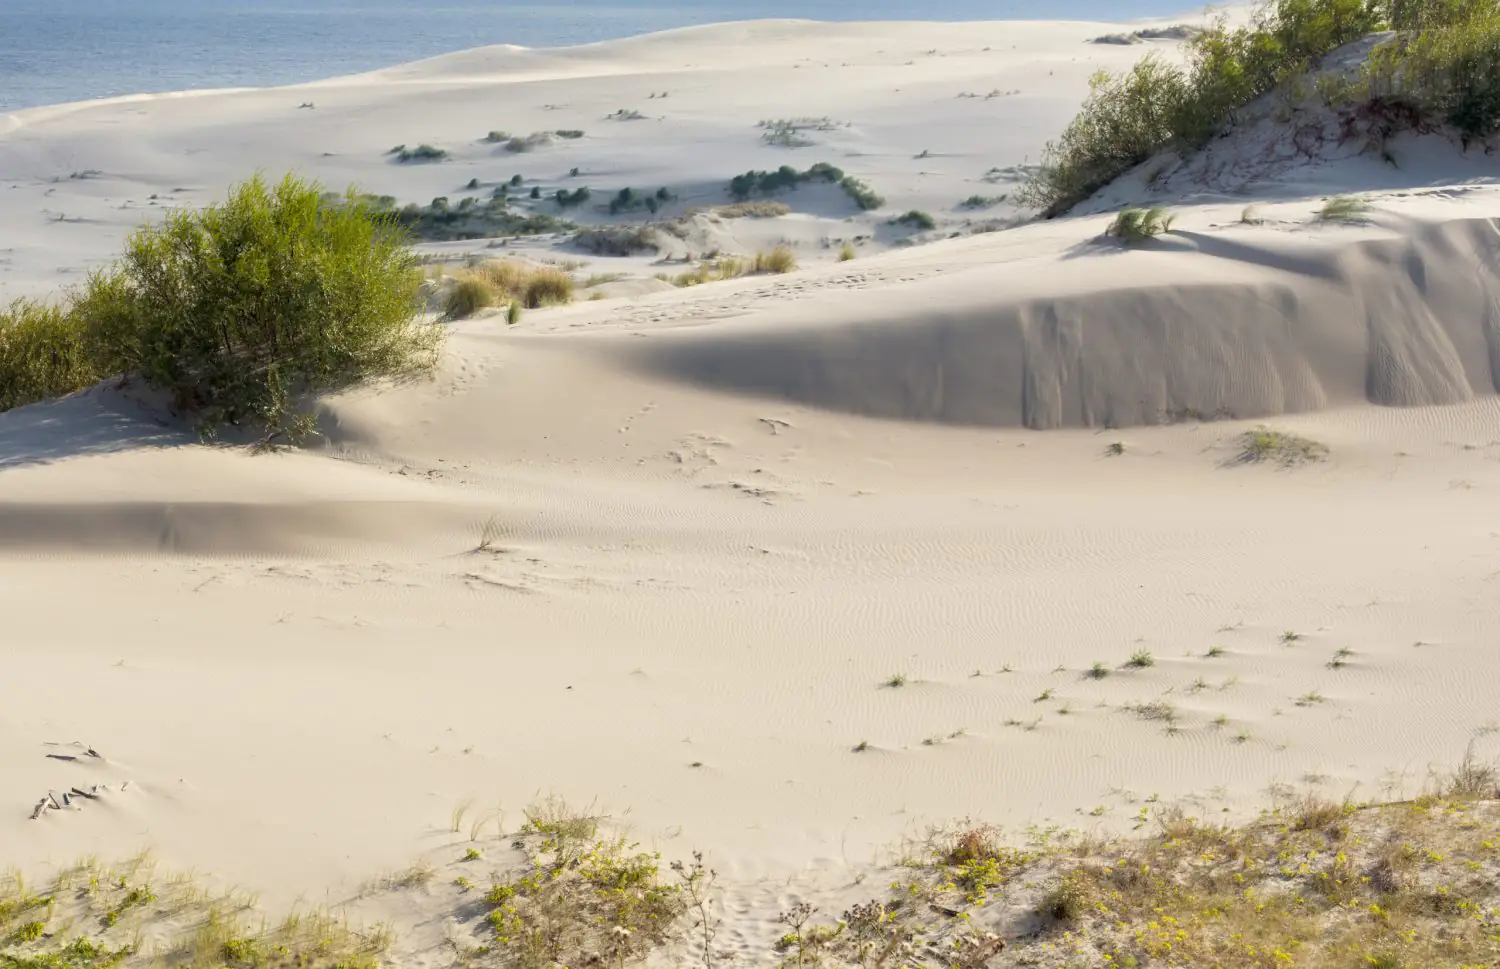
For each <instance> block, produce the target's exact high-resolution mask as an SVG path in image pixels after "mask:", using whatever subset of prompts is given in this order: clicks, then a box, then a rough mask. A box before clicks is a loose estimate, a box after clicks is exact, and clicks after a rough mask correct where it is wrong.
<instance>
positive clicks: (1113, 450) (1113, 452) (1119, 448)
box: [1104, 441, 1125, 458]
mask: <svg viewBox="0 0 1500 969" xmlns="http://www.w3.org/2000/svg"><path fill="white" fill-rule="evenodd" d="M1104 453H1105V454H1106V455H1108V456H1109V457H1112V458H1117V457H1119V456H1120V455H1122V454H1124V453H1125V445H1124V443H1123V442H1121V441H1114V442H1111V443H1110V445H1109V446H1108V447H1106V448H1105V449H1104Z"/></svg>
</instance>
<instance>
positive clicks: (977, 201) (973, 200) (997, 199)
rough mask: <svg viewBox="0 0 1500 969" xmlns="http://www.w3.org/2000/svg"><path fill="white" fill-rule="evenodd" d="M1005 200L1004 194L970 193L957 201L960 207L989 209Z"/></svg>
mask: <svg viewBox="0 0 1500 969" xmlns="http://www.w3.org/2000/svg"><path fill="white" fill-rule="evenodd" d="M1004 201H1005V196H1004V195H970V196H969V197H968V198H966V199H964V200H963V201H962V202H960V203H958V207H959V208H961V209H989V208H994V207H995V206H997V205H999V204H1000V203H1001V202H1004Z"/></svg>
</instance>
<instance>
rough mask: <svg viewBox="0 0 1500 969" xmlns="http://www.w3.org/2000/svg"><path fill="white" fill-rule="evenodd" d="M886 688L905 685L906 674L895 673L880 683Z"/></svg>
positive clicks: (893, 688)
mask: <svg viewBox="0 0 1500 969" xmlns="http://www.w3.org/2000/svg"><path fill="white" fill-rule="evenodd" d="M880 685H881V686H884V687H886V688H888V689H892V690H896V689H900V688H901V687H903V686H905V685H906V674H905V673H896V674H894V675H892V676H891V678H890V679H888V680H886V681H885V682H883V683H881V684H880Z"/></svg>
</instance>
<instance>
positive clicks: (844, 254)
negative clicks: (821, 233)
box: [839, 242, 855, 262]
mask: <svg viewBox="0 0 1500 969" xmlns="http://www.w3.org/2000/svg"><path fill="white" fill-rule="evenodd" d="M854 256H855V252H854V243H852V242H845V243H844V244H843V245H841V246H839V262H852V261H853V259H854Z"/></svg>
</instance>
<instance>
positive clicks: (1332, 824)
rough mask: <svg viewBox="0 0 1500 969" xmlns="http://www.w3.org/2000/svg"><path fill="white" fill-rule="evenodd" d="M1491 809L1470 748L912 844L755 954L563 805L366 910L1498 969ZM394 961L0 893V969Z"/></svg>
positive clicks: (894, 952) (1210, 963) (1234, 962)
mask: <svg viewBox="0 0 1500 969" xmlns="http://www.w3.org/2000/svg"><path fill="white" fill-rule="evenodd" d="M904 682H905V678H904V677H901V676H893V677H891V679H890V680H889V682H888V683H887V685H888V686H900V685H901V683H904ZM853 749H854V750H855V751H857V752H869V751H870V750H871V749H872V747H871V745H870V744H868V743H866V742H860V743H859V744H857V745H855V746H854V748H853ZM1497 799H1500V773H1497V771H1496V769H1495V765H1493V764H1490V763H1486V762H1482V761H1480V760H1479V759H1477V758H1476V757H1474V756H1473V755H1472V748H1471V753H1470V754H1468V755H1466V756H1465V757H1464V759H1463V761H1462V762H1461V763H1460V764H1459V766H1458V768H1457V769H1456V770H1454V771H1453V772H1452V773H1450V774H1448V775H1447V776H1446V777H1443V778H1441V779H1440V780H1438V781H1436V782H1435V783H1433V784H1432V785H1431V788H1430V789H1429V790H1428V791H1427V792H1425V793H1422V794H1420V795H1419V796H1417V797H1414V798H1410V799H1406V800H1401V801H1391V802H1384V803H1357V802H1354V801H1352V800H1349V799H1343V800H1335V799H1330V798H1327V797H1323V796H1320V795H1319V794H1317V793H1316V792H1315V791H1313V790H1310V789H1308V790H1297V789H1290V788H1285V787H1281V788H1278V789H1276V790H1275V791H1274V792H1273V802H1272V803H1273V807H1271V808H1270V809H1268V810H1266V811H1264V812H1262V813H1261V814H1260V815H1259V816H1258V817H1256V818H1254V819H1252V820H1248V821H1245V822H1240V823H1234V824H1218V823H1213V822H1212V821H1211V820H1200V819H1197V818H1195V817H1192V816H1190V815H1189V814H1187V813H1185V812H1183V811H1181V810H1178V809H1175V808H1171V807H1163V806H1157V807H1155V808H1153V807H1151V806H1150V803H1149V802H1148V803H1147V804H1146V805H1144V806H1142V807H1141V808H1140V810H1139V812H1138V813H1136V814H1135V816H1134V826H1135V828H1136V829H1137V830H1138V831H1141V833H1140V834H1139V835H1137V836H1130V837H1115V836H1109V835H1105V834H1101V833H1099V832H1097V831H1096V832H1094V833H1090V834H1084V833H1080V832H1076V831H1066V830H1062V829H1058V828H1053V827H1048V828H1034V829H1031V830H1030V831H1029V832H1028V833H1027V834H1024V835H1021V836H1019V837H1017V836H1012V835H1010V834H1009V833H1007V832H1004V831H1002V830H1000V829H999V828H997V827H995V826H993V825H989V824H984V823H980V822H975V821H971V820H961V821H958V822H956V823H952V824H948V825H942V826H938V827H935V828H932V829H929V830H928V831H927V832H926V833H925V834H919V835H917V836H915V837H911V838H909V839H908V840H907V841H906V842H905V843H904V844H903V845H902V846H901V848H900V851H899V855H898V857H897V858H896V859H895V860H894V862H893V864H892V865H891V866H890V867H889V868H886V869H884V870H882V871H880V872H879V873H878V874H879V876H880V877H878V878H876V879H872V880H871V882H870V884H869V887H868V889H867V891H868V892H869V894H868V895H864V896H860V895H850V894H849V887H844V888H842V889H841V890H840V894H841V895H843V896H845V897H846V898H847V899H848V901H847V902H846V903H845V904H847V905H848V907H847V908H845V909H844V911H843V912H842V913H838V912H837V910H834V911H830V912H826V913H824V912H819V911H818V910H817V909H816V908H814V906H813V905H812V904H811V903H810V902H808V901H801V900H789V901H788V902H787V903H786V908H785V909H784V910H783V911H781V912H780V914H779V915H778V917H777V922H778V923H779V928H778V930H777V931H776V933H775V934H774V936H775V937H774V940H773V941H771V942H770V943H769V945H768V947H767V948H768V950H769V951H754V950H751V949H740V950H739V951H734V950H731V951H724V948H723V940H724V939H725V938H726V937H728V938H735V939H737V938H739V937H740V936H741V933H742V932H743V931H744V930H745V929H746V928H749V926H748V925H744V924H739V923H730V922H729V921H728V920H729V919H731V918H736V916H735V915H734V914H733V912H732V907H729V908H727V907H726V906H725V898H724V891H723V888H722V887H721V886H719V885H718V884H717V880H718V876H717V874H716V873H715V871H714V870H713V869H712V868H711V867H709V866H708V865H706V864H705V863H704V858H703V855H702V854H701V853H698V852H694V853H692V854H691V855H685V856H684V857H682V858H681V859H680V860H677V861H673V862H667V861H665V860H664V859H663V858H662V857H661V856H660V855H659V854H657V853H656V852H654V851H651V850H649V849H647V848H645V847H643V846H641V845H639V844H637V843H636V842H634V841H633V840H631V839H630V838H629V837H627V836H625V835H624V834H622V833H621V830H620V828H619V827H617V826H616V825H614V824H613V823H611V821H610V820H609V819H608V818H606V817H602V816H600V815H598V814H596V813H594V812H592V811H587V810H578V809H576V808H572V807H569V806H568V805H566V804H564V803H563V802H561V801H557V800H550V801H545V802H543V803H541V804H537V805H533V806H532V807H530V808H528V809H527V810H526V811H525V812H524V821H523V823H522V824H521V825H520V826H519V827H518V828H517V829H514V830H510V831H507V830H504V827H503V823H501V822H499V821H497V822H496V824H495V828H496V830H494V832H493V835H486V834H485V833H484V828H485V826H486V824H487V823H488V822H487V821H479V822H477V823H476V824H474V825H472V826H471V827H470V833H469V837H470V841H469V843H467V844H462V845H451V846H449V847H448V848H447V849H445V850H446V852H447V859H446V860H445V859H443V858H442V857H439V856H437V855H436V854H434V855H433V856H432V857H431V859H430V860H427V861H423V862H421V863H419V864H418V865H416V866H414V867H412V868H410V869H408V870H406V871H404V872H399V873H395V874H391V875H389V876H387V877H384V878H380V879H378V880H375V881H372V882H368V883H366V885H365V887H364V888H363V890H362V893H363V894H364V895H366V896H378V897H377V898H376V899H375V900H376V901H377V902H378V905H379V909H378V910H379V911H381V912H383V913H387V914H389V915H391V916H394V917H395V919H396V920H397V921H398V923H399V924H403V925H405V924H432V923H433V922H434V921H437V922H440V923H441V924H443V925H444V926H445V927H446V933H445V935H444V937H443V939H442V941H441V943H440V944H441V946H442V950H441V959H442V961H443V962H444V963H445V964H447V963H449V962H451V963H452V964H454V965H457V966H472V967H480V966H495V967H506V969H555V967H559V966H594V967H614V969H621V967H625V966H641V965H668V964H671V965H684V966H702V967H705V969H708V967H712V966H715V965H724V964H726V963H728V962H730V961H731V960H730V956H731V955H733V956H734V957H735V958H734V959H733V960H732V961H733V962H734V963H735V964H745V965H756V966H777V967H781V969H794V967H795V969H844V967H849V969H854V967H860V969H875V967H888V969H896V967H903V969H1021V967H1037V969H1127V967H1128V969H1148V967H1161V969H1200V967H1202V969H1207V967H1218V969H1299V967H1302V969H1481V967H1483V969H1490V967H1493V966H1495V965H1500V848H1497V845H1500V800H1497ZM1151 800H1153V801H1154V800H1155V799H1154V798H1153V799H1151ZM463 810H464V809H463V808H460V809H459V810H458V811H457V812H456V813H455V815H454V821H453V827H454V829H455V830H457V829H458V827H459V825H460V824H461V823H462V820H463ZM491 858H493V859H495V860H494V861H491V860H490V859H491ZM861 883H862V882H861V881H860V880H856V881H855V882H854V885H858V884H861ZM851 887H852V886H851ZM407 893H419V896H418V897H419V898H420V901H418V900H416V898H415V897H414V896H413V895H408V894H407ZM757 918H758V916H757ZM397 941H398V940H397V929H396V928H392V927H391V926H390V925H385V926H376V927H372V928H367V927H362V926H359V925H357V924H353V923H351V922H349V921H347V920H345V919H342V918H338V917H334V916H332V915H330V914H329V913H327V912H316V911H315V912H311V913H304V914H301V915H293V916H291V917H289V918H287V919H286V920H284V921H282V922H280V923H276V922H268V921H266V920H265V919H264V918H263V917H262V916H261V914H260V913H259V911H257V909H256V908H255V906H254V904H253V901H252V900H251V899H249V898H245V897H242V896H239V895H235V894H216V893H213V892H209V891H205V890H204V889H203V888H201V887H200V886H197V885H195V884H194V883H193V882H192V880H191V879H188V878H184V877H182V876H174V875H169V874H166V873H163V872H158V871H156V870H155V869H154V868H153V866H152V865H151V864H150V862H149V861H148V860H146V859H138V860H136V861H134V862H131V863H129V864H127V865H124V866H120V867H117V868H105V867H103V866H101V865H99V864H98V863H97V862H94V861H92V860H90V861H86V862H84V863H82V864H80V865H77V866H74V867H72V868H68V869H64V870H63V871H62V872H61V873H60V874H59V875H58V876H57V877H56V878H55V879H52V880H50V881H48V882H44V883H39V884H37V885H36V886H32V885H31V884H29V883H28V882H26V881H24V880H23V879H21V878H20V877H19V876H16V877H14V878H8V879H4V880H0V969H111V967H116V966H118V967H121V969H137V967H139V969H146V967H157V966H172V967H178V969H291V967H301V969H377V967H378V966H379V965H381V964H390V959H391V955H390V954H391V953H392V952H399V953H401V954H402V961H401V962H399V963H396V964H406V963H407V962H423V963H425V962H429V961H436V959H435V958H428V956H436V951H435V950H434V952H431V953H422V952H415V953H414V952H412V951H411V950H410V949H409V947H408V945H407V944H406V943H405V942H403V943H402V944H401V945H399V946H398V945H397V944H396V943H397ZM419 944H420V943H419Z"/></svg>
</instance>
